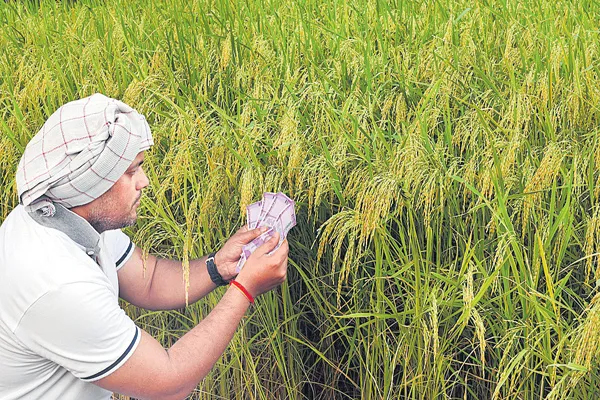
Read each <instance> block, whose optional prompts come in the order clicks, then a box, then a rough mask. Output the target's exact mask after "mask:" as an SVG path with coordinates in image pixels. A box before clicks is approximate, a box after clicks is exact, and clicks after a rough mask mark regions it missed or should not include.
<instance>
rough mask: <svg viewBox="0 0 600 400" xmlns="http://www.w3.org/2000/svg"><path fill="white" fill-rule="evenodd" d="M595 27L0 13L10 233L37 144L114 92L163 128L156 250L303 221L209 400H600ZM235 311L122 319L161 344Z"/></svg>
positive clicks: (207, 10)
mask: <svg viewBox="0 0 600 400" xmlns="http://www.w3.org/2000/svg"><path fill="white" fill-rule="evenodd" d="M599 25H600V3H598V2H595V1H591V0H581V1H572V0H565V1H549V0H527V1H516V0H503V1H497V2H490V1H487V0H477V1H464V0H447V1H444V2H436V1H429V0H425V1H421V2H414V1H408V2H403V1H396V0H388V1H382V0H375V1H367V0H356V1H353V2H346V1H341V0H330V1H327V2H322V1H316V0H297V1H291V0H270V1H246V2H231V1H226V0H212V1H211V0H192V1H187V2H181V1H166V0H165V1H150V0H133V1H123V0H116V1H114V2H110V3H106V2H101V1H94V0H82V1H78V2H73V1H68V2H67V1H66V2H55V1H46V0H40V1H26V2H10V1H9V2H2V3H0V49H2V50H1V51H0V130H1V132H2V134H1V136H0V154H1V155H2V157H0V167H1V170H0V171H1V173H0V188H2V190H1V191H0V196H1V198H0V199H1V201H0V219H3V218H4V217H5V216H6V215H7V214H8V212H10V210H11V209H12V208H13V207H14V206H15V205H16V204H17V196H16V187H15V181H14V174H15V170H16V166H17V163H18V160H19V158H20V155H21V153H22V151H23V148H24V146H25V145H26V144H27V142H28V140H29V139H30V138H31V137H32V136H33V135H34V134H35V133H36V132H37V130H38V129H39V128H40V127H41V125H42V124H43V122H44V121H45V119H46V118H47V117H48V116H49V115H50V114H51V113H52V112H53V111H54V110H55V109H56V108H58V107H59V106H60V105H62V104H64V103H65V102H67V101H70V100H73V99H75V98H79V97H84V96H87V95H90V94H92V93H94V92H102V93H104V94H106V95H108V96H112V97H117V98H120V99H122V100H123V101H124V102H126V103H128V104H130V105H131V106H133V107H134V108H136V109H137V110H138V111H139V112H141V113H143V114H145V115H146V117H147V118H148V120H149V122H150V125H151V127H152V129H153V133H154V137H155V142H156V144H155V146H154V147H153V149H152V151H151V152H150V153H149V154H148V155H147V158H146V159H147V161H146V162H145V164H144V165H145V167H146V165H147V173H148V176H149V179H150V182H151V183H150V187H149V189H148V190H147V193H146V195H145V197H144V198H143V200H142V207H141V211H140V214H141V217H140V219H139V221H138V223H137V224H136V225H135V226H134V227H132V228H130V229H129V230H128V233H129V234H130V235H131V236H132V237H133V238H134V241H135V243H136V244H138V245H139V246H140V247H142V248H143V249H144V250H145V251H148V252H153V253H155V254H158V255H162V256H169V257H178V258H181V259H183V260H189V259H191V258H194V257H198V256H201V255H203V254H206V253H208V252H210V251H211V250H214V249H217V248H218V247H219V246H220V245H222V244H223V243H224V241H225V240H226V239H227V238H228V237H229V236H230V235H231V234H232V233H233V232H235V230H236V229H237V228H238V227H239V226H240V225H242V224H243V223H244V221H245V215H244V209H245V206H246V205H247V204H250V203H252V202H253V201H256V200H258V199H259V198H260V196H261V194H262V193H263V192H264V191H283V192H286V193H288V194H289V195H290V196H291V197H293V198H294V199H295V200H296V201H297V207H296V209H297V212H298V217H299V218H298V226H297V227H296V228H294V230H292V232H291V233H290V272H289V275H288V281H287V283H286V284H284V285H283V286H282V287H281V288H280V289H279V290H277V291H275V292H273V293H269V294H268V295H265V296H263V297H261V298H260V299H259V300H258V301H257V306H256V307H255V308H253V309H252V311H251V312H250V313H249V314H248V316H247V317H246V318H245V320H244V321H243V323H242V326H241V327H240V329H239V330H238V332H237V334H236V336H235V338H234V340H233V341H232V343H231V345H230V346H229V348H228V350H227V352H226V353H225V354H224V356H223V357H222V358H221V359H220V361H219V362H218V363H217V365H216V366H215V368H214V369H213V371H212V372H211V374H210V375H209V376H208V377H207V378H206V379H205V380H204V381H203V382H201V383H200V385H199V386H198V388H197V390H196V392H195V393H194V394H193V396H192V398H193V399H209V398H210V399H214V398H223V399H229V398H236V399H273V398H276V399H357V398H362V399H380V398H381V399H383V398H385V399H405V398H406V399H438V398H440V399H540V398H543V399H593V398H597V397H600V389H599V387H600V385H599V383H600V373H599V372H598V360H599V359H598V355H599V354H600V338H599V337H598V333H597V331H598V329H600V322H599V318H600V317H599V308H598V307H600V306H599V305H598V286H597V282H600V264H599V262H600V261H599V257H598V254H599V245H598V239H599V237H600V236H599V235H600V222H599V221H600V220H599V218H600V211H599V210H600V205H599V203H598V202H599V195H600V146H599V144H600V143H599V139H598V137H599V135H598V134H599V133H600V130H599V128H598V126H599V123H600V48H599V43H600V37H599V36H600V31H599V30H598V26H599ZM184 275H185V271H182V278H183V276H184ZM183 295H184V294H182V296H183ZM220 295H221V292H220V291H218V290H217V291H216V292H215V293H213V294H211V295H210V296H209V297H208V298H207V299H205V300H204V301H201V302H199V303H197V304H193V305H190V306H189V307H186V308H185V309H183V310H178V311H173V312H148V311H145V310H141V309H136V308H134V307H132V306H130V305H127V304H123V306H124V307H125V308H126V310H127V312H128V313H129V315H131V316H132V317H133V318H134V319H135V321H136V322H137V323H138V324H139V325H140V326H141V327H142V328H144V329H146V330H147V331H148V332H150V333H151V334H153V335H154V336H155V337H156V338H157V339H159V340H160V341H161V342H162V343H163V344H164V345H165V346H169V345H171V344H172V343H174V342H175V341H176V340H177V339H178V338H179V337H180V336H181V335H183V334H184V333H185V332H186V331H187V330H188V329H189V328H190V327H191V326H193V325H194V324H196V323H198V321H200V320H201V319H202V318H203V317H204V316H205V315H206V314H207V313H208V312H209V311H210V310H211V309H212V307H214V305H215V304H216V303H217V302H218V300H219V297H220Z"/></svg>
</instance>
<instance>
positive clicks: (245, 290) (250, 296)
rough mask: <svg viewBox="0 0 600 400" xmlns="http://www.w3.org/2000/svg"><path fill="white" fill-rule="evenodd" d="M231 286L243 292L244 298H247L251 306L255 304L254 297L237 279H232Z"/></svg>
mask: <svg viewBox="0 0 600 400" xmlns="http://www.w3.org/2000/svg"><path fill="white" fill-rule="evenodd" d="M229 285H233V286H235V287H236V288H237V289H238V290H239V291H240V292H242V293H243V294H244V296H246V298H247V299H248V301H249V302H250V304H254V297H252V295H251V294H250V292H249V291H248V290H247V289H246V288H245V287H244V286H243V285H242V284H241V283H239V282H238V281H236V280H235V279H232V280H231V281H230V282H229Z"/></svg>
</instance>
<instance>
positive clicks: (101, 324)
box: [0, 206, 140, 400]
mask: <svg viewBox="0 0 600 400" xmlns="http://www.w3.org/2000/svg"><path fill="white" fill-rule="evenodd" d="M56 208H57V210H56V215H55V216H54V217H43V216H41V214H37V213H36V214H29V213H27V212H26V211H25V209H24V208H23V207H21V206H18V207H16V208H15V209H14V210H13V211H12V212H11V213H10V215H9V216H8V217H7V218H6V220H5V221H4V223H3V224H2V226H0V399H3V400H4V399H6V400H13V399H28V400H29V399H61V400H70V399H73V400H75V399H77V400H88V399H89V400H96V399H98V400H100V399H102V400H107V399H110V398H111V392H109V391H107V390H104V389H102V388H100V387H99V386H96V385H94V384H93V383H91V382H94V381H96V380H98V379H101V378H103V377H105V376H107V375H109V374H111V373H112V372H114V371H115V370H116V369H117V368H119V367H120V366H121V365H122V364H123V363H125V361H127V359H128V358H129V357H130V356H131V354H133V351H134V350H135V348H136V346H137V344H138V343H139V341H140V331H139V328H137V327H136V326H135V324H134V323H133V321H132V320H131V319H130V318H129V317H127V315H125V312H124V311H123V310H122V309H121V308H120V307H119V303H118V298H119V283H118V279H117V270H118V268H119V267H121V266H122V265H123V264H124V263H125V262H126V261H127V259H128V258H129V257H130V256H131V254H132V253H133V248H134V246H133V244H132V243H131V240H130V239H129V238H128V237H127V235H125V234H124V233H122V232H121V231H120V230H115V231H107V232H104V233H102V234H98V233H97V232H96V230H94V228H92V227H91V225H90V224H89V223H88V222H87V221H86V220H84V219H83V218H81V217H79V216H78V215H77V214H75V213H72V212H71V211H69V210H67V209H65V208H64V207H62V206H57V207H56Z"/></svg>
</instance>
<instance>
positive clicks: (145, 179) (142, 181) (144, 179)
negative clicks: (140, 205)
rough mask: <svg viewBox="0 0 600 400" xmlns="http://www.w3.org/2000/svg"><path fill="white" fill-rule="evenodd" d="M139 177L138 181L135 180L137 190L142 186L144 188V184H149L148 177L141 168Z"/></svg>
mask: <svg viewBox="0 0 600 400" xmlns="http://www.w3.org/2000/svg"><path fill="white" fill-rule="evenodd" d="M140 169H141V168H140ZM141 173H142V174H141V175H142V176H141V177H140V179H139V181H138V182H137V190H142V189H143V188H145V187H146V186H148V185H149V184H150V181H149V180H148V177H147V176H146V172H144V170H143V169H141Z"/></svg>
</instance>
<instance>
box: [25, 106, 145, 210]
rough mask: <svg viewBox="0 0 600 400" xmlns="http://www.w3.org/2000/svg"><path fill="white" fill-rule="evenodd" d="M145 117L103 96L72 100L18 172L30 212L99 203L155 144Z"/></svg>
mask: <svg viewBox="0 0 600 400" xmlns="http://www.w3.org/2000/svg"><path fill="white" fill-rule="evenodd" d="M153 143H154V142H153V140H152V134H151V133H150V127H149V126H148V123H147V122H146V119H145V118H144V116H143V115H141V114H138V112H137V111H135V110H134V109H133V108H131V107H129V106H128V105H127V104H125V103H122V102H120V101H118V100H115V99H111V98H109V97H106V96H104V95H102V94H94V95H92V96H90V97H86V98H84V99H80V100H76V101H72V102H70V103H67V104H65V105H63V106H62V107H60V108H59V109H58V110H57V111H56V112H55V113H54V114H52V115H51V116H50V118H48V120H47V121H46V123H45V124H44V126H42V129H40V131H39V132H38V133H37V135H35V136H34V137H33V139H31V141H30V142H29V144H27V147H26V148H25V152H24V153H23V156H22V157H21V161H20V162H19V167H18V169H17V189H18V192H19V201H20V203H21V204H22V205H24V206H25V208H26V210H27V211H29V212H33V211H37V210H41V211H42V212H43V214H44V215H45V216H52V215H54V212H55V207H54V204H61V205H63V206H64V207H66V208H71V207H75V206H80V205H83V204H87V203H89V202H91V201H92V200H95V199H97V198H98V197H100V196H101V195H102V194H103V193H105V192H106V191H107V190H108V189H110V188H111V187H112V185H113V184H114V183H115V182H116V181H117V179H119V178H120V177H121V175H123V173H124V172H125V171H126V170H127V168H129V166H130V165H131V163H132V162H133V159H134V158H135V157H136V156H137V154H138V153H139V152H140V151H144V150H147V149H148V148H149V147H150V146H152V144H153Z"/></svg>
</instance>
